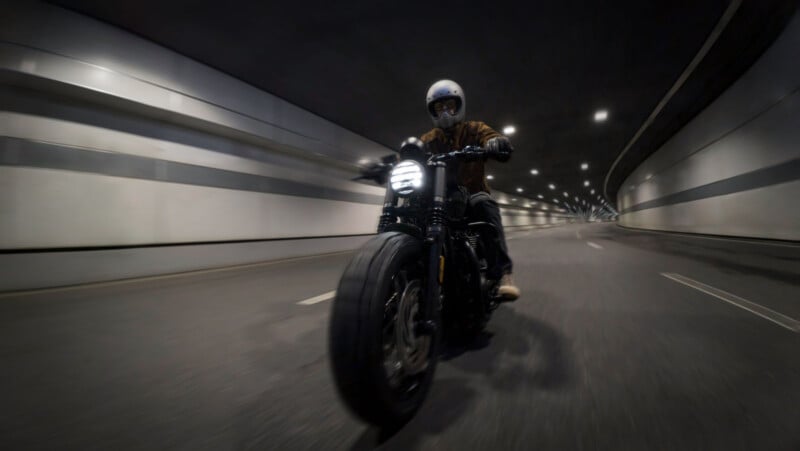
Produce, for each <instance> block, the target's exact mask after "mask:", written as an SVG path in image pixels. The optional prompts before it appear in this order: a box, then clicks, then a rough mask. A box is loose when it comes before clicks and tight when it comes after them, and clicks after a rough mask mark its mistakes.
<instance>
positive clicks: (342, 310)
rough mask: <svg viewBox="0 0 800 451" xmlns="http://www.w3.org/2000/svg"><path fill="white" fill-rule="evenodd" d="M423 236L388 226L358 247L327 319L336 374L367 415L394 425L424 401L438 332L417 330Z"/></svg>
mask: <svg viewBox="0 0 800 451" xmlns="http://www.w3.org/2000/svg"><path fill="white" fill-rule="evenodd" d="M422 260H423V258H422V244H421V243H420V240H419V239H417V238H414V237H411V236H409V235H407V234H404V233H400V232H387V233H383V234H380V235H378V236H377V237H375V238H373V239H372V240H370V241H369V242H368V243H367V244H366V245H364V247H363V248H362V249H361V250H360V251H359V252H358V253H357V254H356V256H355V257H354V258H353V260H352V261H351V262H350V264H349V265H348V267H347V269H346V270H345V272H344V275H343V276H342V279H341V281H340V282H339V288H338V289H337V291H336V298H335V299H334V302H333V311H332V314H331V323H330V354H331V365H332V369H333V376H334V380H335V382H336V386H337V388H338V390H339V393H340V395H341V397H342V399H343V400H344V401H345V403H346V404H347V406H348V407H349V408H350V409H351V410H352V411H353V412H354V413H355V414H356V415H357V416H359V417H361V418H362V419H364V420H365V421H367V422H369V423H372V424H376V425H380V426H387V425H397V424H402V423H404V422H406V421H408V420H409V419H410V418H411V417H412V416H413V415H414V413H415V412H416V411H417V409H419V407H420V406H421V405H422V402H423V400H424V399H425V395H426V394H427V392H428V389H429V388H430V385H431V382H432V379H433V373H434V370H435V367H436V355H437V354H436V352H437V347H438V336H437V335H436V334H434V335H423V334H419V333H418V329H419V328H418V327H417V325H418V324H419V323H420V321H421V320H422V319H423V317H422V309H423V300H424V293H425V271H424V266H423V265H422V264H421V261H422Z"/></svg>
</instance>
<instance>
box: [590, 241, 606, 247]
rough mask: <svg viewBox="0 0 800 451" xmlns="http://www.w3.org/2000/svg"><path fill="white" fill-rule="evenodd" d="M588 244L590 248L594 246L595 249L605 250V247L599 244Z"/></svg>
mask: <svg viewBox="0 0 800 451" xmlns="http://www.w3.org/2000/svg"><path fill="white" fill-rule="evenodd" d="M586 244H588V245H589V246H592V247H593V248H595V249H602V248H603V246H601V245H599V244H595V243H592V242H591V241H587V242H586Z"/></svg>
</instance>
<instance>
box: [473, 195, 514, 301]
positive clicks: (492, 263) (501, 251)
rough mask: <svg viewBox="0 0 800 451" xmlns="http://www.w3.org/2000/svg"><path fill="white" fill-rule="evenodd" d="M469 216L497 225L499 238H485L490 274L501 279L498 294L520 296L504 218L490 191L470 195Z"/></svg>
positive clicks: (510, 296)
mask: <svg viewBox="0 0 800 451" xmlns="http://www.w3.org/2000/svg"><path fill="white" fill-rule="evenodd" d="M469 216H470V218H472V219H473V220H477V221H484V222H488V223H489V224H492V225H493V226H495V228H496V229H497V232H498V236H497V239H495V240H491V239H486V240H484V247H486V248H487V249H486V253H487V255H486V260H487V261H486V262H487V264H488V265H489V274H488V276H489V277H490V278H493V279H499V280H500V286H499V288H498V294H500V295H501V296H502V297H504V298H506V299H508V300H514V299H516V298H518V297H519V294H520V293H519V288H517V287H516V286H515V285H514V282H513V280H512V278H511V273H512V270H513V264H512V263H511V258H510V257H509V256H508V247H507V246H506V237H505V233H504V231H503V220H502V218H501V217H500V208H499V207H498V206H497V202H495V200H494V199H492V197H491V196H490V195H489V193H487V192H484V191H481V192H479V193H475V194H473V195H471V196H470V199H469Z"/></svg>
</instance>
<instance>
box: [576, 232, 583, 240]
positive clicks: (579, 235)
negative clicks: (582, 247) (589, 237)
mask: <svg viewBox="0 0 800 451" xmlns="http://www.w3.org/2000/svg"><path fill="white" fill-rule="evenodd" d="M575 237H576V238H578V239H579V240H582V239H583V238H581V231H580V230H576V231H575Z"/></svg>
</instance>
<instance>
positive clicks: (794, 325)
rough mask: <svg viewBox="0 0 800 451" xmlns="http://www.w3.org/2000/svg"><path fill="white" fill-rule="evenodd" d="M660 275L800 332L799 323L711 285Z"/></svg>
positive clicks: (666, 274) (684, 278) (676, 276)
mask: <svg viewBox="0 0 800 451" xmlns="http://www.w3.org/2000/svg"><path fill="white" fill-rule="evenodd" d="M661 275H662V276H664V277H666V278H668V279H671V280H674V281H675V282H678V283H680V284H683V285H686V286H687V287H691V288H694V289H695V290H698V291H702V292H703V293H705V294H708V295H711V296H714V297H715V298H717V299H720V300H722V301H725V302H727V303H729V304H731V305H735V306H736V307H739V308H740V309H742V310H747V311H748V312H750V313H752V314H754V315H758V316H760V317H762V318H764V319H766V320H768V321H772V322H773V323H775V324H777V325H779V326H781V327H785V328H786V329H789V330H791V331H792V332H800V321H798V320H796V319H794V318H790V317H788V316H786V315H784V314H783V313H779V312H776V311H775V310H772V309H769V308H767V307H764V306H763V305H760V304H756V303H755V302H751V301H748V300H747V299H744V298H742V297H739V296H736V295H735V294H731V293H728V292H727V291H723V290H720V289H719V288H714V287H712V286H711V285H706V284H704V283H702V282H698V281H696V280H692V279H690V278H688V277H686V276H682V275H680V274H676V273H666V272H662V273H661Z"/></svg>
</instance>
